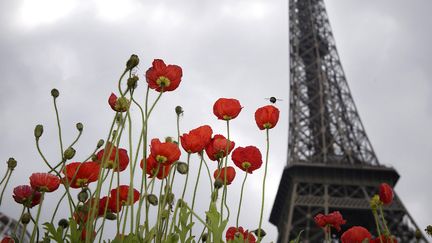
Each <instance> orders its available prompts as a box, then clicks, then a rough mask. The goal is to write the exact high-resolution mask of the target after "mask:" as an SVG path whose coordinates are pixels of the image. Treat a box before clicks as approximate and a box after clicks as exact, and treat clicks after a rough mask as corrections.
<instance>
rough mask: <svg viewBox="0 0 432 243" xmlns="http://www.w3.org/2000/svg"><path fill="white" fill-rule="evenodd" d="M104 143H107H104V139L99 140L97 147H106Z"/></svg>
mask: <svg viewBox="0 0 432 243" xmlns="http://www.w3.org/2000/svg"><path fill="white" fill-rule="evenodd" d="M104 143H105V141H104V140H103V139H99V141H98V143H97V145H96V147H97V148H100V147H102V145H104Z"/></svg>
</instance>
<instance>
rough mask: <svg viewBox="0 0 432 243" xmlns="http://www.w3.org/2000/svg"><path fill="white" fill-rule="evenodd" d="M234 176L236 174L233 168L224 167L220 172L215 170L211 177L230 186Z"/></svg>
mask: <svg viewBox="0 0 432 243" xmlns="http://www.w3.org/2000/svg"><path fill="white" fill-rule="evenodd" d="M225 171H226V172H225ZM225 173H226V177H225ZM235 175H236V172H235V169H234V167H232V166H228V167H224V168H222V169H221V170H220V172H219V170H218V169H216V170H215V172H214V173H213V177H214V178H215V179H220V180H222V181H224V183H226V184H227V185H230V184H231V182H232V181H233V180H234V178H235ZM223 178H225V180H223Z"/></svg>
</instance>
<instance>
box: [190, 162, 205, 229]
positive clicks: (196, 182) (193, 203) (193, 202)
mask: <svg viewBox="0 0 432 243" xmlns="http://www.w3.org/2000/svg"><path fill="white" fill-rule="evenodd" d="M202 164H203V159H202V157H201V161H200V165H199V168H198V176H197V179H196V181H195V188H194V194H193V197H192V211H193V210H194V207H195V197H196V192H197V189H198V182H199V179H200V176H201V168H202ZM189 222H190V223H192V214H191V215H190V219H189ZM189 236H192V228H191V229H190V231H189Z"/></svg>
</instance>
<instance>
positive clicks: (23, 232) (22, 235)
mask: <svg viewBox="0 0 432 243" xmlns="http://www.w3.org/2000/svg"><path fill="white" fill-rule="evenodd" d="M27 225H28V224H25V225H24V228H23V230H22V232H21V236H20V241H19V242H24V235H25V234H26V232H27Z"/></svg>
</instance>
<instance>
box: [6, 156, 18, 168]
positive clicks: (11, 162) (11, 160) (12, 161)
mask: <svg viewBox="0 0 432 243" xmlns="http://www.w3.org/2000/svg"><path fill="white" fill-rule="evenodd" d="M7 165H8V168H9V169H10V170H13V169H15V167H16V166H17V161H16V160H15V159H14V158H9V159H8V161H7Z"/></svg>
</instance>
